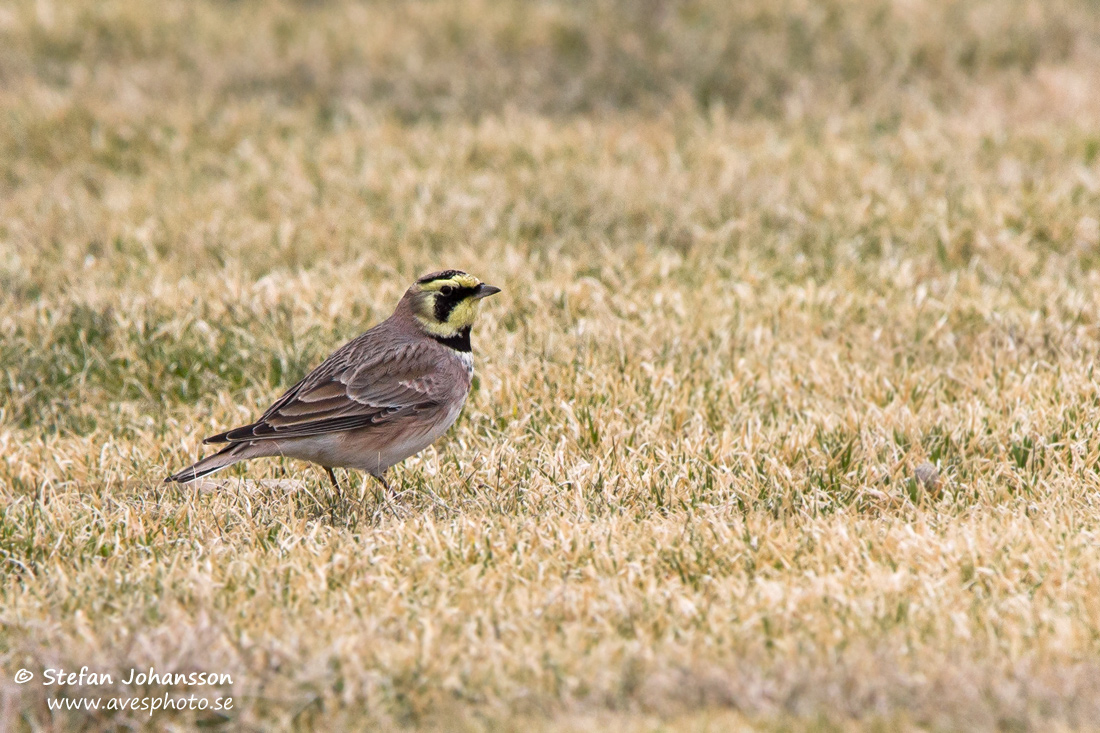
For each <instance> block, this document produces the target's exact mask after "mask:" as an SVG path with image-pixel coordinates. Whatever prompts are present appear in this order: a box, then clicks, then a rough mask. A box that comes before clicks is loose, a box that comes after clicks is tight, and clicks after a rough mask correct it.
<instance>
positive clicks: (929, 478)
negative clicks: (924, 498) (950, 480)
mask: <svg viewBox="0 0 1100 733" xmlns="http://www.w3.org/2000/svg"><path fill="white" fill-rule="evenodd" d="M913 475H914V476H916V478H917V483H918V484H920V485H921V486H922V487H924V490H925V491H929V492H935V491H938V490H939V488H940V471H939V469H938V468H936V466H935V465H934V464H933V463H931V462H929V461H925V462H924V463H922V464H920V465H919V466H917V467H916V468H915V469H913Z"/></svg>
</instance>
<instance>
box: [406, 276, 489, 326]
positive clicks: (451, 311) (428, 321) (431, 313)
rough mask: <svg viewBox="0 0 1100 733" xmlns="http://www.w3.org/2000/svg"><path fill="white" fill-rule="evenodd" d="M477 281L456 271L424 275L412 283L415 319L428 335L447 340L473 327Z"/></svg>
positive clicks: (476, 300)
mask: <svg viewBox="0 0 1100 733" xmlns="http://www.w3.org/2000/svg"><path fill="white" fill-rule="evenodd" d="M479 285H481V281H480V280H478V279H477V278H476V277H474V276H473V275H470V274H468V273H465V272H461V271H459V270H446V271H444V272H440V273H434V274H432V275H426V276H424V277H422V278H420V280H418V281H417V282H416V285H414V286H413V287H415V288H416V290H417V294H418V297H417V299H416V319H417V321H419V322H420V325H421V326H422V327H423V328H424V330H426V331H427V332H428V333H431V334H433V335H435V336H443V337H451V336H454V335H456V334H458V333H460V332H461V331H462V330H464V329H468V328H469V327H470V326H472V325H473V323H474V319H475V317H476V316H477V302H478V298H477V294H478V286H479Z"/></svg>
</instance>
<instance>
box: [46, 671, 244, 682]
mask: <svg viewBox="0 0 1100 733" xmlns="http://www.w3.org/2000/svg"><path fill="white" fill-rule="evenodd" d="M42 678H43V682H42V684H43V685H78V686H79V685H113V684H114V683H115V679H114V677H113V676H112V675H110V674H108V673H106V672H89V671H88V668H87V667H81V668H80V671H79V672H66V671H65V670H63V669H47V670H44V671H43V672H42ZM120 681H121V682H122V684H124V685H189V686H191V685H193V686H200V685H231V684H233V678H232V677H230V676H229V675H228V674H219V673H216V672H190V673H186V674H185V673H183V672H157V670H156V668H155V667H150V668H149V671H148V672H139V671H138V670H136V669H131V670H130V674H129V675H127V677H126V679H124V680H120Z"/></svg>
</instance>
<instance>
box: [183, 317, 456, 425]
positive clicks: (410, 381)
mask: <svg viewBox="0 0 1100 733" xmlns="http://www.w3.org/2000/svg"><path fill="white" fill-rule="evenodd" d="M378 330H379V329H372V330H371V331H368V332H367V333H365V334H363V335H362V336H360V337H359V338H358V339H355V340H354V341H351V342H350V343H348V344H346V345H345V346H343V347H342V348H340V349H339V350H338V351H336V352H335V353H334V354H333V355H332V356H330V357H329V358H328V359H326V360H325V361H324V362H323V363H322V364H321V365H320V366H318V367H317V369H315V370H314V371H313V372H311V373H310V374H308V375H307V376H306V377H305V378H304V379H302V381H300V382H298V384H296V385H294V386H293V387H291V388H290V389H289V390H287V392H286V394H284V395H283V396H282V397H280V398H279V399H278V400H276V401H275V404H273V405H272V406H271V407H269V408H268V409H267V411H266V412H265V413H264V414H263V416H262V417H261V418H260V419H259V420H257V421H256V422H254V423H252V424H251V425H244V426H242V427H239V428H234V429H233V430H229V431H227V432H225V433H221V434H220V435H215V436H212V437H210V438H207V439H206V440H205V441H203V442H205V443H225V442H229V443H235V442H240V441H251V440H267V439H274V438H296V437H304V436H309V435H320V434H323V433H330V432H339V431H345V430H356V429H359V428H365V427H369V426H372V425H383V424H385V423H388V422H390V421H392V420H394V419H397V418H399V417H402V416H405V415H410V414H413V413H416V412H418V411H420V410H427V409H431V408H433V407H437V406H438V405H439V404H440V403H441V402H442V401H444V400H445V399H446V396H447V395H446V392H447V390H446V389H445V386H444V385H442V384H440V380H439V377H438V373H437V367H438V365H437V364H436V363H434V359H431V358H425V353H424V351H423V349H424V344H423V343H421V344H417V345H416V346H415V347H414V345H413V344H411V343H409V342H407V341H406V342H405V343H401V344H399V345H397V346H396V347H395V346H394V345H393V344H392V341H390V339H388V338H387V334H385V333H384V332H381V333H379V332H377V331H378ZM380 341H381V342H385V341H390V343H389V344H388V346H387V347H386V348H384V349H378V348H374V347H375V346H376V345H380V343H379V342H380ZM433 345H434V344H433Z"/></svg>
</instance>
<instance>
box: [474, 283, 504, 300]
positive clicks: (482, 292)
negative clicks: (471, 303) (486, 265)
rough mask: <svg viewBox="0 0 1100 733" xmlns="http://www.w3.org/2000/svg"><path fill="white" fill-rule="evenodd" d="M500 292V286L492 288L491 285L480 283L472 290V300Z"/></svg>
mask: <svg viewBox="0 0 1100 733" xmlns="http://www.w3.org/2000/svg"><path fill="white" fill-rule="evenodd" d="M499 292H500V288H494V287H493V286H492V285H486V284H485V283H481V284H480V285H478V286H477V288H476V289H475V290H474V300H481V299H482V298H488V297H489V296H490V295H496V294H497V293H499Z"/></svg>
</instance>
